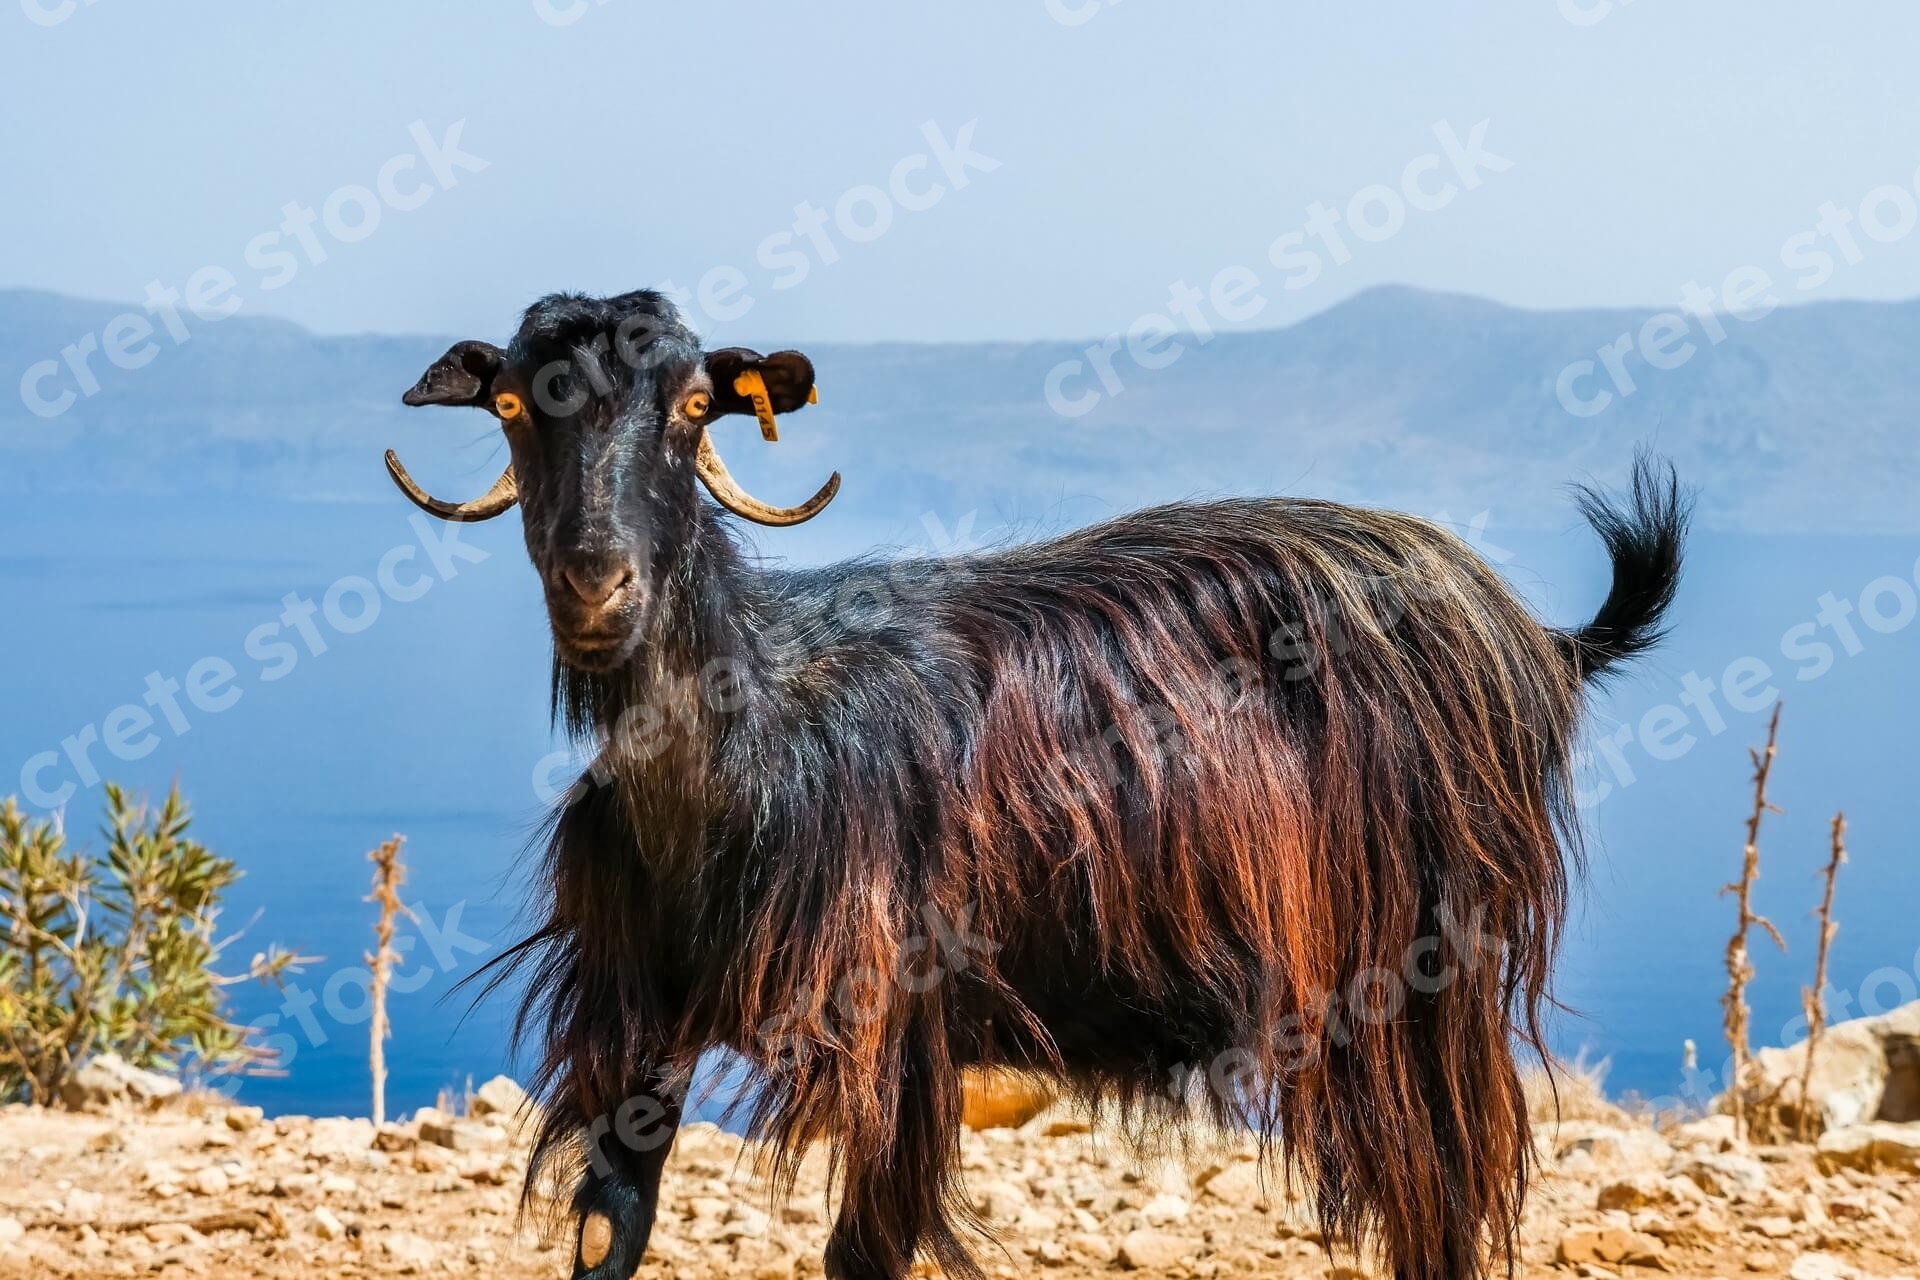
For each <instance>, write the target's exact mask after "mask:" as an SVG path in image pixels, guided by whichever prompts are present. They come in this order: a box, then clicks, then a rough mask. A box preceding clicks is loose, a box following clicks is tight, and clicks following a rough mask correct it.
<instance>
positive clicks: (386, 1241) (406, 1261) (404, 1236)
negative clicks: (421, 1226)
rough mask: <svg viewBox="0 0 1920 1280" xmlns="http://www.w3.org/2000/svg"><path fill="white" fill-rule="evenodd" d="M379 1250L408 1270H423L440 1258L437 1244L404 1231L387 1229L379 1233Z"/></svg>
mask: <svg viewBox="0 0 1920 1280" xmlns="http://www.w3.org/2000/svg"><path fill="white" fill-rule="evenodd" d="M380 1252H381V1253H383V1254H385V1255H386V1256H387V1257H389V1258H392V1259H393V1260H394V1261H395V1262H398V1263H400V1264H401V1266H402V1267H403V1268H405V1269H408V1270H418V1271H424V1270H426V1269H427V1268H429V1267H431V1266H433V1265H434V1264H435V1263H436V1262H438V1261H439V1260H440V1247H439V1246H438V1245H436V1244H434V1243H433V1242H432V1241H430V1240H423V1239H421V1238H420V1237H419V1236H416V1235H411V1234H409V1233H407V1232H405V1231H388V1232H386V1233H384V1234H383V1235H381V1237H380Z"/></svg>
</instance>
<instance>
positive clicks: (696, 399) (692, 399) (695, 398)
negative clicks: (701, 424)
mask: <svg viewBox="0 0 1920 1280" xmlns="http://www.w3.org/2000/svg"><path fill="white" fill-rule="evenodd" d="M712 403H713V398H712V397H711V396H709V395H708V394H707V393H706V392H704V391H696V392H694V393H693V394H692V395H690V396H688V397H687V403H686V405H685V408H686V412H687V416H688V417H689V418H704V417H706V416H707V408H708V406H710V405H711V404H712Z"/></svg>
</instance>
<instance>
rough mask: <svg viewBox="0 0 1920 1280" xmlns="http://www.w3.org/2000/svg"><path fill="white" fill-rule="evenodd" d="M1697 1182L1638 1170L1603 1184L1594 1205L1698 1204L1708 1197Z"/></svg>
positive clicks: (1636, 1207) (1631, 1209)
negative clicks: (1625, 1176) (1630, 1174)
mask: <svg viewBox="0 0 1920 1280" xmlns="http://www.w3.org/2000/svg"><path fill="white" fill-rule="evenodd" d="M1705 1195H1706V1193H1705V1192H1703V1191H1701V1190H1700V1187H1699V1185H1698V1184H1697V1183H1695V1182H1693V1181H1692V1180H1691V1179H1688V1178H1670V1177H1667V1176H1665V1175H1664V1174H1658V1173H1636V1174H1634V1175H1633V1176H1632V1177H1629V1178H1620V1179H1617V1180H1615V1181H1613V1182H1608V1183H1604V1184H1602V1186H1601V1187H1600V1195H1599V1197H1598V1198H1597V1199H1596V1201H1595V1203H1594V1207H1595V1208H1597V1209H1600V1210H1602V1211H1606V1210H1609V1209H1623V1210H1626V1211H1627V1212H1629V1213H1631V1212H1634V1211H1635V1210H1639V1209H1655V1208H1666V1207H1669V1206H1672V1205H1676V1204H1688V1203H1697V1202H1698V1201H1700V1200H1702V1199H1703V1198H1705Z"/></svg>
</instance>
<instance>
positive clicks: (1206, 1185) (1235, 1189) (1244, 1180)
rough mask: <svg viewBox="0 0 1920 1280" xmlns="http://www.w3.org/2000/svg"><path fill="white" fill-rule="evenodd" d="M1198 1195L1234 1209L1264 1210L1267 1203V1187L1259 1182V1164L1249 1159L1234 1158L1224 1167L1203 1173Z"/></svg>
mask: <svg viewBox="0 0 1920 1280" xmlns="http://www.w3.org/2000/svg"><path fill="white" fill-rule="evenodd" d="M1200 1195H1201V1197H1202V1198H1204V1199H1207V1200H1218V1201H1219V1202H1220V1203H1221V1204H1224V1205H1228V1206H1231V1207H1232V1208H1235V1209H1260V1210H1265V1209H1266V1208H1267V1207H1268V1204H1269V1200H1268V1193H1267V1189H1266V1187H1265V1186H1263V1185H1262V1183H1261V1178H1260V1166H1259V1165H1258V1164H1256V1163H1255V1162H1253V1161H1251V1160H1236V1161H1235V1162H1234V1163H1232V1164H1230V1165H1228V1166H1227V1167H1226V1168H1224V1169H1219V1170H1215V1171H1213V1172H1210V1173H1208V1174H1207V1175H1205V1176H1204V1177H1203V1178H1202V1179H1201V1182H1200Z"/></svg>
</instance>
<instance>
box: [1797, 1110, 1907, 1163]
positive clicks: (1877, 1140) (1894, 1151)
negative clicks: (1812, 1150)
mask: <svg viewBox="0 0 1920 1280" xmlns="http://www.w3.org/2000/svg"><path fill="white" fill-rule="evenodd" d="M1818 1151H1819V1161H1820V1168H1821V1170H1822V1171H1823V1172H1826V1173H1833V1172H1835V1171H1837V1170H1840V1169H1858V1170H1860V1171H1862V1172H1866V1173H1871V1172H1876V1171H1883V1170H1884V1171H1888V1172H1896V1173H1920V1124H1888V1123H1886V1122H1884V1121H1875V1122H1872V1123H1869V1124H1854V1125H1846V1126H1843V1127H1841V1128H1837V1129H1829V1130H1828V1131H1827V1132H1826V1133H1823V1134H1821V1135H1820V1145H1819V1148H1818Z"/></svg>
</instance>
